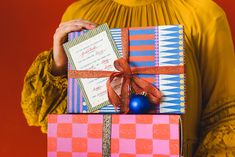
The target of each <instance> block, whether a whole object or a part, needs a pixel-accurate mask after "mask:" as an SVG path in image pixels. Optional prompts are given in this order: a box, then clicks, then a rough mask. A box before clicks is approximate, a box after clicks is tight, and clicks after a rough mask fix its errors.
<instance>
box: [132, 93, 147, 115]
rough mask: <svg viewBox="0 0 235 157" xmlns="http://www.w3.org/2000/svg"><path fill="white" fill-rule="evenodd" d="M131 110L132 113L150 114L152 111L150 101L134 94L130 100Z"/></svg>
mask: <svg viewBox="0 0 235 157" xmlns="http://www.w3.org/2000/svg"><path fill="white" fill-rule="evenodd" d="M129 109H130V112H131V113H134V114H140V113H148V112H149V110H150V102H149V99H148V98H147V97H146V96H144V95H135V94H133V95H132V96H131V99H130V104H129Z"/></svg>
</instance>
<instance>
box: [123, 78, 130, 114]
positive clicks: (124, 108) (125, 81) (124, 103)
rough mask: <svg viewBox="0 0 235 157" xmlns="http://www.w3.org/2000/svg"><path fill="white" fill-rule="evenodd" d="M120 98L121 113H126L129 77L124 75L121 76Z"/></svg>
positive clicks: (127, 109) (127, 108) (128, 100)
mask: <svg viewBox="0 0 235 157" xmlns="http://www.w3.org/2000/svg"><path fill="white" fill-rule="evenodd" d="M121 98H122V104H121V111H122V113H128V112H129V103H130V78H126V77H124V78H123V82H122V92H121Z"/></svg>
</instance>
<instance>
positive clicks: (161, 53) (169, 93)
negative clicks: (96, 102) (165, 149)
mask: <svg viewBox="0 0 235 157" xmlns="http://www.w3.org/2000/svg"><path fill="white" fill-rule="evenodd" d="M110 31H111V34H112V37H113V40H114V42H115V43H116V46H117V48H118V50H119V52H120V54H122V50H123V46H124V45H123V44H122V43H123V42H122V29H111V30H110ZM83 33H84V32H73V33H70V34H69V40H72V39H74V38H76V37H78V36H80V35H82V34H83ZM128 36H129V47H128V49H129V54H130V57H129V64H130V66H131V67H136V66H138V67H148V66H177V65H184V46H183V27H182V26H181V25H172V26H159V27H142V28H129V29H128ZM68 70H72V66H71V65H70V64H69V65H68ZM138 76H139V77H141V78H144V79H145V80H147V81H149V82H151V83H152V84H154V85H155V86H157V87H158V88H159V89H160V90H161V92H162V93H163V95H164V97H163V98H162V101H161V103H160V105H158V106H156V113H169V114H183V113H184V112H185V82H184V79H185V74H174V75H165V74H164V75H138ZM119 111H120V110H119V109H118V110H117V111H115V110H114V107H113V105H112V104H110V105H108V106H105V107H103V108H101V109H99V110H97V111H96V112H95V113H119ZM68 113H89V111H88V108H87V106H86V102H85V100H84V98H83V96H82V92H81V90H80V88H79V85H78V82H77V80H76V79H73V78H68Z"/></svg>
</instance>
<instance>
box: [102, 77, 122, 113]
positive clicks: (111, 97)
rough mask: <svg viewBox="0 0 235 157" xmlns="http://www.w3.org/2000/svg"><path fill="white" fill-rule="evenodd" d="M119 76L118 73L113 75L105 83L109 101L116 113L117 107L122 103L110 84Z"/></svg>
mask: <svg viewBox="0 0 235 157" xmlns="http://www.w3.org/2000/svg"><path fill="white" fill-rule="evenodd" d="M119 75H120V74H119V73H113V74H112V75H111V76H110V78H109V79H108V80H107V82H106V86H107V92H108V98H109V101H110V103H111V104H112V105H113V106H114V108H115V110H116V111H117V107H119V106H120V105H122V101H121V98H120V97H119V96H118V94H117V93H116V92H115V90H114V89H113V87H112V85H111V82H112V81H113V79H114V78H115V77H117V76H119Z"/></svg>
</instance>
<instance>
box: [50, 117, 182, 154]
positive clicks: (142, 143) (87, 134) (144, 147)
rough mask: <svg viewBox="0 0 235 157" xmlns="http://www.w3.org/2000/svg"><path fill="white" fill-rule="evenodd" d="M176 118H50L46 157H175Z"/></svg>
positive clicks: (176, 151)
mask: <svg viewBox="0 0 235 157" xmlns="http://www.w3.org/2000/svg"><path fill="white" fill-rule="evenodd" d="M179 154H180V140H179V115H122V114H113V115H107V114H106V115H101V114H77V115H71V114H67V115H49V117H48V157H99V156H100V157H101V156H112V157H118V156H119V157H135V156H138V157H163V156H164V157H178V156H179Z"/></svg>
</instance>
